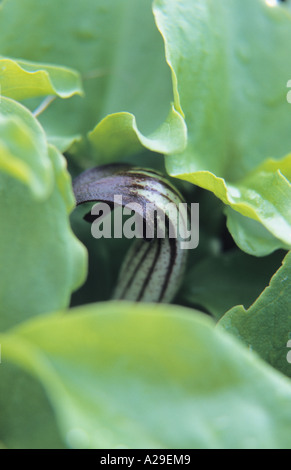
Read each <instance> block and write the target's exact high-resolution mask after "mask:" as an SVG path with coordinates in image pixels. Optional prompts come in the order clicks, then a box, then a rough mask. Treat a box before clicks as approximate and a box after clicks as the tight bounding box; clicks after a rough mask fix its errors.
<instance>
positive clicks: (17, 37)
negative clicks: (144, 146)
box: [0, 0, 172, 161]
mask: <svg viewBox="0 0 291 470" xmlns="http://www.w3.org/2000/svg"><path fill="white" fill-rule="evenodd" d="M151 3H152V2H151V0H141V1H138V2H136V0H123V1H119V0H98V1H94V0H85V1H83V2H82V3H80V2H72V1H70V0H64V1H62V2H57V1H56V0H52V1H50V2H45V1H41V2H39V1H38V0H8V1H6V2H4V4H3V5H2V8H1V10H0V43H1V51H0V52H1V54H3V55H5V56H7V57H18V58H21V59H25V60H28V61H34V62H40V63H52V64H58V65H61V66H63V65H65V66H67V67H71V68H73V69H74V70H77V71H78V72H80V73H81V74H82V79H83V84H84V90H85V98H84V99H83V98H82V99H81V98H80V97H74V98H73V99H70V100H66V101H60V100H57V101H55V102H54V103H52V104H51V106H50V107H49V109H48V110H47V111H46V113H45V114H44V115H43V116H41V122H42V124H43V125H44V127H45V128H46V130H47V132H48V135H49V136H50V138H52V139H53V141H54V142H55V143H57V144H58V145H59V147H60V148H61V149H62V150H64V149H65V148H67V147H68V146H69V145H70V143H71V142H72V141H73V140H74V139H75V137H76V136H77V135H80V134H83V135H84V134H86V133H87V132H88V131H90V130H92V129H93V128H94V127H95V126H96V125H97V124H98V123H99V122H100V120H101V119H102V118H104V117H105V116H107V115H108V114H111V113H113V112H120V111H127V112H130V113H132V114H134V116H135V117H136V121H137V124H138V126H139V128H140V129H141V132H142V133H145V135H149V134H151V133H152V132H154V131H155V130H156V128H157V127H159V126H160V125H161V124H162V123H163V121H164V120H165V119H166V117H167V114H168V113H169V109H170V102H171V100H172V91H171V80H170V72H169V69H168V67H167V65H166V62H165V59H164V48H163V43H162V39H161V37H160V35H159V32H158V31H157V29H156V27H155V24H154V18H153V15H152V11H151ZM28 12H29V13H28ZM56 12H57V14H56ZM27 15H29V22H25V21H23V19H24V18H25V17H27ZM16 32H17V33H16ZM96 157H98V159H99V161H102V154H101V155H96Z"/></svg>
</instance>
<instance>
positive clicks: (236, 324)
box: [220, 253, 291, 377]
mask: <svg viewBox="0 0 291 470" xmlns="http://www.w3.org/2000/svg"><path fill="white" fill-rule="evenodd" d="M290 278H291V253H289V254H288V255H287V256H286V258H285V259H284V262H283V266H282V267H281V268H280V269H279V271H277V273H276V274H275V275H274V277H273V278H272V280H271V282H270V285H269V286H268V287H267V288H266V289H265V291H264V292H263V293H262V295H261V296H260V297H259V298H258V299H257V301H256V302H255V303H254V304H253V305H252V306H251V307H250V308H249V309H248V310H245V309H244V308H243V306H237V307H234V308H232V309H231V310H229V311H228V312H227V313H226V314H225V315H224V316H223V317H222V319H221V320H220V325H221V326H223V327H224V328H225V329H226V330H228V331H231V332H232V333H234V334H235V335H236V336H237V337H239V338H240V339H241V340H243V341H244V342H245V343H246V344H247V345H248V347H249V348H251V349H253V350H255V351H257V352H258V353H259V354H260V355H261V356H262V357H263V358H264V359H265V360H266V361H267V362H269V363H270V364H271V365H272V366H273V367H275V368H276V369H279V370H281V371H282V372H284V373H285V374H286V375H288V376H289V377H291V364H289V363H288V362H287V352H288V350H287V342H288V340H289V339H290V337H291V311H290V304H291V295H290Z"/></svg>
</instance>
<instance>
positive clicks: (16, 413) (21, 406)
mask: <svg viewBox="0 0 291 470" xmlns="http://www.w3.org/2000/svg"><path fill="white" fill-rule="evenodd" d="M0 378H1V380H0V416H1V425H0V449H1V448H5V449H59V448H63V447H64V443H63V442H62V439H61V437H60V433H59V430H58V427H57V423H56V420H55V416H54V414H53V410H52V407H51V405H50V403H49V402H48V399H47V396H46V395H45V392H44V390H43V387H41V385H40V383H39V382H38V381H37V380H36V379H34V378H33V377H31V376H29V375H28V374H26V373H25V372H24V371H22V370H20V369H19V368H18V367H15V366H13V365H12V364H9V363H2V364H1V367H0Z"/></svg>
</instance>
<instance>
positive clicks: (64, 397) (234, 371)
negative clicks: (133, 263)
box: [0, 302, 291, 449]
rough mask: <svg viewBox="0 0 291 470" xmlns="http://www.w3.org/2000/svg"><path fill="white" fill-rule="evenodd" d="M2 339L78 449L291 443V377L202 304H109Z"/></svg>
mask: <svg viewBox="0 0 291 470" xmlns="http://www.w3.org/2000/svg"><path fill="white" fill-rule="evenodd" d="M64 338H67V340H64ZM0 340H1V344H2V356H3V361H5V362H6V361H8V360H9V361H13V362H15V363H17V364H19V365H22V366H23V367H24V368H26V369H27V370H28V371H30V372H31V373H33V374H34V375H35V376H37V377H38V378H39V379H40V381H41V382H42V384H43V385H44V387H45V389H46V391H47V393H48V396H49V397H50V400H51V402H52V404H53V406H54V409H55V412H56V414H57V417H58V421H59V424H60V428H61V430H62V433H63V436H64V437H65V439H66V442H67V444H68V445H69V446H71V447H84V448H96V447H97V448H105V449H110V448H111V449H112V448H115V447H118V448H120V447H128V448H131V449H132V448H146V449H148V448H164V449H165V448H173V449H177V448H178V449H179V448H184V449H188V448H290V432H291V408H290V399H291V385H290V382H289V380H287V378H285V377H283V376H282V375H280V374H278V373H277V372H276V371H274V370H273V369H271V368H270V367H269V366H267V365H266V364H264V363H263V362H262V361H261V360H259V358H258V357H257V356H256V355H255V354H254V353H251V352H250V351H247V349H245V348H244V347H243V346H242V345H241V344H239V343H238V342H237V341H236V340H235V339H234V338H233V337H232V336H231V335H227V334H226V333H225V332H224V331H222V330H220V329H215V328H214V325H213V323H212V322H210V320H208V319H207V318H206V317H204V316H201V315H199V314H197V312H196V313H195V311H193V310H186V309H182V308H178V307H169V306H168V307H161V306H157V305H155V306H153V305H145V304H143V305H141V304H140V305H133V304H128V303H116V302H114V303H113V302H111V303H104V304H102V303H100V304H95V305H91V306H88V307H83V308H80V309H75V310H74V311H72V312H71V313H67V314H65V315H62V314H61V315H60V314H56V315H48V316H45V317H39V318H38V319H34V320H31V321H30V322H28V323H27V324H24V325H22V326H19V327H18V328H16V329H14V330H12V331H10V332H9V333H7V334H6V335H5V334H3V335H1V337H0ZM0 373H1V369H0Z"/></svg>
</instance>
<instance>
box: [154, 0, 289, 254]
mask: <svg viewBox="0 0 291 470" xmlns="http://www.w3.org/2000/svg"><path fill="white" fill-rule="evenodd" d="M278 5H279V4H278ZM154 13H155V17H156V22H157V25H158V28H159V30H160V31H161V33H162V35H163V37H164V40H165V47H166V57H167V60H168V63H169V65H170V67H171V70H172V77H173V86H174V96H175V107H176V109H177V110H178V111H180V112H181V113H184V115H185V120H186V124H187V128H188V146H187V148H186V149H185V151H184V152H182V153H181V154H178V155H175V154H174V155H171V156H169V157H167V159H166V166H167V170H168V172H169V173H170V174H171V175H172V176H176V177H179V178H182V179H185V180H188V181H190V182H192V183H194V184H197V185H199V186H201V187H203V188H205V189H208V190H210V191H212V192H213V193H214V194H215V195H216V196H217V197H219V198H220V199H221V200H222V201H223V202H224V203H225V204H227V205H230V206H231V207H232V208H233V209H235V210H236V211H238V212H239V213H241V214H243V215H244V216H247V217H249V218H251V219H254V220H257V221H259V222H260V223H261V224H263V226H264V227H265V228H266V229H267V230H268V231H269V232H270V233H271V234H272V235H273V236H274V237H275V238H277V239H278V240H279V242H280V243H279V245H280V246H281V247H285V246H286V244H287V246H288V247H289V248H290V246H291V224H290V221H291V219H290V205H289V206H288V204H287V201H288V200H290V167H291V160H290V156H289V157H286V158H283V157H285V155H287V154H288V152H289V151H290V148H291V137H290V136H291V134H290V126H291V107H290V105H289V104H288V102H287V91H288V89H287V88H286V85H287V82H288V80H289V79H290V78H291V61H290V53H289V47H288V44H289V43H290V41H291V16H290V14H289V12H288V11H287V10H286V9H285V8H282V7H281V6H275V7H273V8H272V7H270V6H268V5H267V3H266V2H265V1H263V0H246V1H244V2H243V3H242V2H241V1H240V0H225V1H223V2H218V1H216V0H207V1H204V0H194V1H193V0H184V1H183V2H176V1H175V0H156V1H155V2H154ZM181 25H182V27H181ZM266 77H268V78H267V79H266ZM270 157H271V158H273V159H274V160H272V163H269V162H267V163H266V167H264V166H263V164H264V162H265V159H266V158H270ZM282 158H283V159H282ZM277 160H278V161H277ZM282 166H283V167H284V168H285V169H286V170H287V173H288V175H285V173H284V172H282V171H281V170H282ZM282 173H283V174H282ZM285 176H286V177H285ZM247 235H248V236H249V237H251V234H247ZM250 243H251V241H250ZM277 243H278V242H277Z"/></svg>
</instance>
